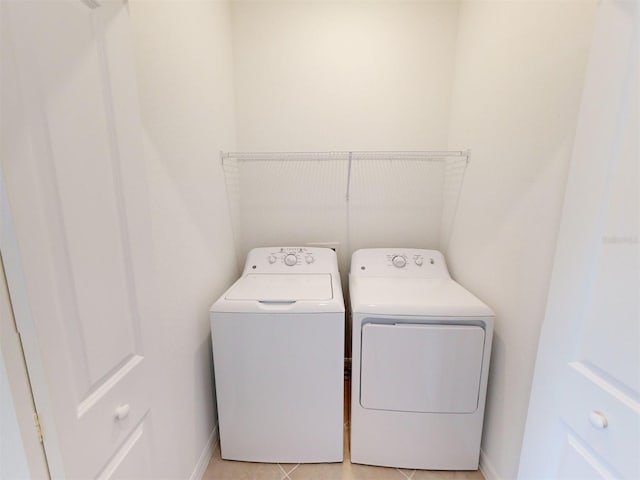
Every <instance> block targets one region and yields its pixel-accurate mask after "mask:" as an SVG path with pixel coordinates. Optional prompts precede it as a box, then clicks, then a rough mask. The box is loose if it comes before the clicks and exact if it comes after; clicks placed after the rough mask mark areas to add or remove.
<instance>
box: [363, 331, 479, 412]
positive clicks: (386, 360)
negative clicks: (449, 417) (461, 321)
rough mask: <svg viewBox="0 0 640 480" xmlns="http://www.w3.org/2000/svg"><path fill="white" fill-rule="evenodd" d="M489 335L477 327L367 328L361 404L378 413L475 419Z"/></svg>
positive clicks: (364, 345) (364, 343) (364, 340)
mask: <svg viewBox="0 0 640 480" xmlns="http://www.w3.org/2000/svg"><path fill="white" fill-rule="evenodd" d="M484 339H485V333H484V329H483V328H482V327H479V326H474V325H434V324H406V323H405V324H400V323H398V324H376V323H367V324H365V325H364V326H363V327H362V350H361V364H360V365H361V371H360V404H361V405H362V406H363V407H364V408H368V409H374V410H395V411H403V412H425V413H473V412H474V411H475V410H476V408H477V406H478V390H479V386H480V373H481V371H482V356H483V350H484Z"/></svg>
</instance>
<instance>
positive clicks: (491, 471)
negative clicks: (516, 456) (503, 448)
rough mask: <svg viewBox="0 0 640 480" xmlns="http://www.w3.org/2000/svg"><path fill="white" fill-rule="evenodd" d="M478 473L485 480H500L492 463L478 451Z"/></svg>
mask: <svg viewBox="0 0 640 480" xmlns="http://www.w3.org/2000/svg"><path fill="white" fill-rule="evenodd" d="M480 471H481V472H482V475H483V476H484V478H485V480H500V477H499V476H498V472H497V471H496V469H495V467H494V466H493V463H491V461H490V460H489V458H488V457H487V455H486V454H485V453H484V452H483V451H482V450H480Z"/></svg>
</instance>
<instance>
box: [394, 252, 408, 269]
mask: <svg viewBox="0 0 640 480" xmlns="http://www.w3.org/2000/svg"><path fill="white" fill-rule="evenodd" d="M391 263H393V266H394V267H397V268H403V267H404V266H405V265H406V264H407V259H406V258H404V257H403V256H402V255H396V256H395V257H393V258H392V259H391Z"/></svg>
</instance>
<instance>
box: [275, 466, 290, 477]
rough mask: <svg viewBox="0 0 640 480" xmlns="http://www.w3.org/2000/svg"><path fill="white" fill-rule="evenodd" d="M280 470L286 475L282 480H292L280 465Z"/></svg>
mask: <svg viewBox="0 0 640 480" xmlns="http://www.w3.org/2000/svg"><path fill="white" fill-rule="evenodd" d="M278 468H280V471H281V472H282V473H284V477H282V478H280V480H285V479H288V480H291V478H290V477H289V474H288V473H287V472H286V471H285V469H284V468H282V465H280V464H278Z"/></svg>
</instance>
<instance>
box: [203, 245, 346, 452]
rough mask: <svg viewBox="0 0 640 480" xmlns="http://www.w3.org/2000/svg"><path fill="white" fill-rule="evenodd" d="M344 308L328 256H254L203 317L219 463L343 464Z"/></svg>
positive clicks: (299, 251)
mask: <svg viewBox="0 0 640 480" xmlns="http://www.w3.org/2000/svg"><path fill="white" fill-rule="evenodd" d="M344 315H345V310H344V301H343V297H342V290H341V287H340V275H339V273H338V267H337V260H336V254H335V252H334V251H333V250H331V249H328V248H304V247H277V248H256V249H254V250H251V252H249V255H248V256H247V260H246V264H245V268H244V271H243V273H242V276H241V278H240V279H239V280H238V281H237V282H235V283H234V284H233V285H232V286H231V287H230V288H229V289H228V290H227V291H226V292H225V293H224V294H223V295H222V297H220V299H219V300H218V301H217V302H215V303H214V304H213V306H212V307H211V310H210V317H211V331H212V341H213V364H214V372H215V385H216V396H217V404H218V419H219V427H220V449H221V453H222V458H224V459H229V460H244V461H251V462H278V463H304V462H314V463H315V462H341V461H342V459H343V422H344V420H343V388H344V373H343V371H344Z"/></svg>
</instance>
